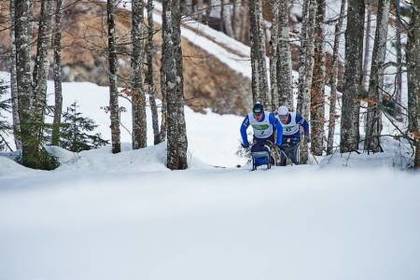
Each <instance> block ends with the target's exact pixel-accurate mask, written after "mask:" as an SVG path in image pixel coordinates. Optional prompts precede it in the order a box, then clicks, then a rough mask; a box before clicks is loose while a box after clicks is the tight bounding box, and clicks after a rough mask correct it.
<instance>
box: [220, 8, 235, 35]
mask: <svg viewBox="0 0 420 280" xmlns="http://www.w3.org/2000/svg"><path fill="white" fill-rule="evenodd" d="M222 1H223V2H222V3H223V5H222V7H223V17H222V21H223V23H224V30H225V32H226V34H227V35H229V36H230V37H232V38H234V32H233V24H232V7H231V5H230V0H222Z"/></svg>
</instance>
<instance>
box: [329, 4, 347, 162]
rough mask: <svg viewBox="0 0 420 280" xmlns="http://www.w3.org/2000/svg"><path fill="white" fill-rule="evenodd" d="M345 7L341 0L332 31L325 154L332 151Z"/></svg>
mask: <svg viewBox="0 0 420 280" xmlns="http://www.w3.org/2000/svg"><path fill="white" fill-rule="evenodd" d="M345 9H346V0H341V7H340V15H339V18H338V22H337V24H336V25H335V31H334V46H333V54H332V62H331V68H330V69H331V70H330V71H329V77H330V80H329V86H330V89H331V93H330V110H329V117H328V139H327V154H328V155H330V154H332V152H333V147H334V132H335V116H336V104H337V78H338V62H339V61H338V50H339V48H340V36H341V29H342V27H343V21H344V13H345Z"/></svg>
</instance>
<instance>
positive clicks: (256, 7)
mask: <svg viewBox="0 0 420 280" xmlns="http://www.w3.org/2000/svg"><path fill="white" fill-rule="evenodd" d="M249 11H250V22H251V68H252V81H251V88H252V99H253V102H254V104H255V103H256V102H257V101H259V102H261V103H262V104H263V105H264V106H265V107H266V108H267V107H268V106H269V103H268V102H269V100H268V82H267V66H266V61H265V37H264V29H263V20H264V19H263V17H262V2H261V0H250V7H249Z"/></svg>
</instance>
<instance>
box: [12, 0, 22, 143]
mask: <svg viewBox="0 0 420 280" xmlns="http://www.w3.org/2000/svg"><path fill="white" fill-rule="evenodd" d="M15 1H16V0H10V22H11V25H10V39H11V49H10V52H11V53H10V58H11V59H10V93H11V97H12V119H13V135H14V138H15V145H16V149H18V150H20V149H22V141H21V140H20V137H21V136H20V124H19V106H18V89H17V81H16V40H15Z"/></svg>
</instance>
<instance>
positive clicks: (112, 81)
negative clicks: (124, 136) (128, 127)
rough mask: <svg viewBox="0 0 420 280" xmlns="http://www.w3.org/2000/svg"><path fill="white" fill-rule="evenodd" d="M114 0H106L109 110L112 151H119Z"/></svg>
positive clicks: (119, 132)
mask: <svg viewBox="0 0 420 280" xmlns="http://www.w3.org/2000/svg"><path fill="white" fill-rule="evenodd" d="M115 4H116V3H115V0H108V1H107V23H108V63H109V74H108V75H109V111H110V115H111V116H110V118H111V144H112V153H114V154H115V153H119V152H121V131H120V118H119V106H118V88H117V59H118V58H117V46H116V44H117V43H116V30H115V20H114V10H115Z"/></svg>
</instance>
